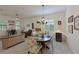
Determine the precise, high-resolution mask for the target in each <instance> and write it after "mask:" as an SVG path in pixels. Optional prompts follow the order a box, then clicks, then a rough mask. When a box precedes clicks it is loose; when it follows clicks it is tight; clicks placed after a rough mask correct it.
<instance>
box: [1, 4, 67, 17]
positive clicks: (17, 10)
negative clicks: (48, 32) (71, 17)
mask: <svg viewBox="0 0 79 59" xmlns="http://www.w3.org/2000/svg"><path fill="white" fill-rule="evenodd" d="M66 7H67V6H64V5H62V6H61V5H45V6H44V14H45V15H47V14H52V13H56V12H62V11H65V10H66ZM0 14H1V15H6V16H10V17H16V14H18V15H19V16H22V17H32V16H40V15H42V6H41V5H0Z"/></svg>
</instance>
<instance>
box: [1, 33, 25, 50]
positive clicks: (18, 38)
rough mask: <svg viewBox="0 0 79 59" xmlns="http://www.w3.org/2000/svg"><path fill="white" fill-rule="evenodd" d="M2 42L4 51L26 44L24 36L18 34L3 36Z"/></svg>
mask: <svg viewBox="0 0 79 59" xmlns="http://www.w3.org/2000/svg"><path fill="white" fill-rule="evenodd" d="M0 39H1V40H2V47H3V49H6V48H9V47H11V46H14V45H16V44H19V43H21V42H24V41H25V40H24V39H25V38H24V34H17V35H11V36H3V37H1V38H0Z"/></svg>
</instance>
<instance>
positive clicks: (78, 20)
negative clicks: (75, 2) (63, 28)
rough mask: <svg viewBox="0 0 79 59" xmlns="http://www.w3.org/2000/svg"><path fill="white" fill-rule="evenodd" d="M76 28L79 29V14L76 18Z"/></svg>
mask: <svg viewBox="0 0 79 59" xmlns="http://www.w3.org/2000/svg"><path fill="white" fill-rule="evenodd" d="M74 29H75V30H79V15H78V16H76V17H75V18H74Z"/></svg>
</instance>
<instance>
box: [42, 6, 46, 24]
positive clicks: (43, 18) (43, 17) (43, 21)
mask: <svg viewBox="0 0 79 59" xmlns="http://www.w3.org/2000/svg"><path fill="white" fill-rule="evenodd" d="M44 13H45V5H42V19H41V22H42V24H46V23H47V21H46V20H45V16H44Z"/></svg>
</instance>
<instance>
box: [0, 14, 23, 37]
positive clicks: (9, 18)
mask: <svg viewBox="0 0 79 59" xmlns="http://www.w3.org/2000/svg"><path fill="white" fill-rule="evenodd" d="M0 19H1V20H4V21H5V22H6V25H7V29H6V30H10V29H15V23H14V25H12V26H9V23H8V21H9V20H12V21H14V22H15V21H16V18H11V17H9V16H4V15H0ZM19 21H20V22H21V29H20V31H21V30H22V29H23V27H24V25H23V24H24V23H23V20H19ZM18 32H19V31H18ZM4 35H6V31H0V37H1V36H4Z"/></svg>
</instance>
